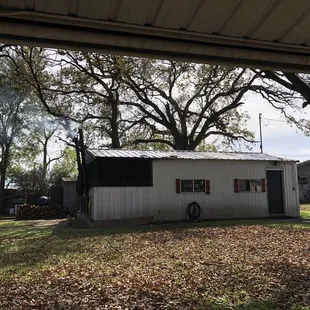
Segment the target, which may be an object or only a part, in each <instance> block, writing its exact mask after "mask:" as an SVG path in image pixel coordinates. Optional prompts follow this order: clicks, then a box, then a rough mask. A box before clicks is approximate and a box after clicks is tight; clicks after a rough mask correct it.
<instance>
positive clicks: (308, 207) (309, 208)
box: [300, 204, 310, 219]
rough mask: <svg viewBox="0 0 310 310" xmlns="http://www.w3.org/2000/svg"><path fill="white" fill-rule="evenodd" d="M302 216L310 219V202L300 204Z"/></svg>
mask: <svg viewBox="0 0 310 310" xmlns="http://www.w3.org/2000/svg"><path fill="white" fill-rule="evenodd" d="M300 216H301V217H302V218H304V219H310V204H303V205H301V206H300Z"/></svg>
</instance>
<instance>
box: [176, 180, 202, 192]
mask: <svg viewBox="0 0 310 310" xmlns="http://www.w3.org/2000/svg"><path fill="white" fill-rule="evenodd" d="M183 181H192V191H183V190H182V182H183ZM195 181H200V182H201V181H203V190H199V191H196V190H195ZM205 192H206V180H205V179H180V193H205Z"/></svg>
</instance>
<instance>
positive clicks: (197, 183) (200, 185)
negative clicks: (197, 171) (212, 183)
mask: <svg viewBox="0 0 310 310" xmlns="http://www.w3.org/2000/svg"><path fill="white" fill-rule="evenodd" d="M205 189H206V183H205V180H194V192H204V191H205Z"/></svg>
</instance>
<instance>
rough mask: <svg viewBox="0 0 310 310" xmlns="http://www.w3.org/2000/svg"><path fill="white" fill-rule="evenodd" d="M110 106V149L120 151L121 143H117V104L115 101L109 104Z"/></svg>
mask: <svg viewBox="0 0 310 310" xmlns="http://www.w3.org/2000/svg"><path fill="white" fill-rule="evenodd" d="M111 106H112V115H111V128H112V130H111V131H112V133H111V139H112V148H113V149H120V148H121V143H120V141H119V132H118V114H119V113H118V112H119V111H118V104H117V102H116V101H114V102H111Z"/></svg>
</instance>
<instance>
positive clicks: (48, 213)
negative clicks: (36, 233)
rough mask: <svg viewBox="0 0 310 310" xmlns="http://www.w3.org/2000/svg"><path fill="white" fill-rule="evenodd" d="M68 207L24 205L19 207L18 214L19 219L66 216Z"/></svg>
mask: <svg viewBox="0 0 310 310" xmlns="http://www.w3.org/2000/svg"><path fill="white" fill-rule="evenodd" d="M68 213H69V212H68V209H66V208H64V207H62V206H32V205H23V206H20V207H19V210H18V213H17V215H16V219H17V220H39V219H57V218H65V217H67V215H68Z"/></svg>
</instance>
